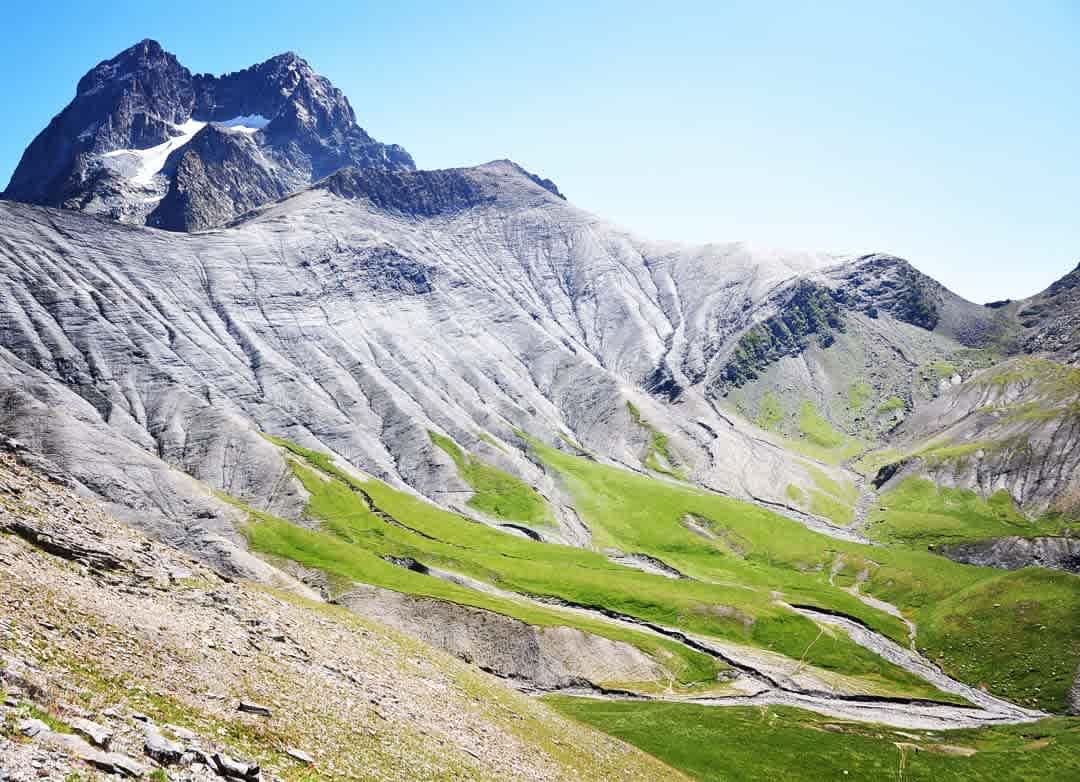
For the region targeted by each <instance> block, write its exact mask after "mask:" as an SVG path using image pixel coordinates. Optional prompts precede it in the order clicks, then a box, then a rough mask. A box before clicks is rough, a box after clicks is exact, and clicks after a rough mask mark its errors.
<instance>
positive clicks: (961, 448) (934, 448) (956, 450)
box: [913, 441, 1001, 465]
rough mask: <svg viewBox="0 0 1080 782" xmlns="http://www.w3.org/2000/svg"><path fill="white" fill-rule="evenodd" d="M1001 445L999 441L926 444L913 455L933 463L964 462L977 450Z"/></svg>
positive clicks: (976, 452)
mask: <svg viewBox="0 0 1080 782" xmlns="http://www.w3.org/2000/svg"><path fill="white" fill-rule="evenodd" d="M999 447H1001V444H1000V443H995V442H991V441H984V442H974V443H961V444H959V445H948V444H936V445H931V446H927V447H926V448H923V449H921V450H919V451H916V452H915V453H914V454H913V456H919V457H921V458H923V459H925V460H926V461H927V462H928V463H930V464H933V465H939V464H944V463H945V462H957V463H964V462H966V461H967V459H968V458H970V457H972V456H975V455H977V454H978V453H979V451H992V450H994V449H996V448H999Z"/></svg>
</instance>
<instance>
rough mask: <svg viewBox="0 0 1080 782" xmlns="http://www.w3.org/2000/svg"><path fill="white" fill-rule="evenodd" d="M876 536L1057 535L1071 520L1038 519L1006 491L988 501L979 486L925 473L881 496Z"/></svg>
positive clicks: (954, 539) (921, 542)
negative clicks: (948, 482)
mask: <svg viewBox="0 0 1080 782" xmlns="http://www.w3.org/2000/svg"><path fill="white" fill-rule="evenodd" d="M878 506H879V507H878V510H876V511H875V512H874V513H873V514H872V516H871V518H870V525H869V527H868V532H869V534H870V536H871V537H873V538H875V539H876V540H880V541H883V542H886V543H904V544H907V545H918V546H928V545H932V544H937V543H962V542H968V541H974V540H985V539H987V538H997V537H1003V536H1006V535H1021V536H1025V537H1030V536H1033V535H1053V534H1058V533H1060V532H1061V531H1062V530H1063V529H1065V528H1066V527H1067V526H1068V522H1065V521H1063V520H1061V519H1055V518H1053V517H1046V518H1045V519H1040V520H1036V521H1032V520H1030V519H1028V518H1027V517H1026V516H1024V514H1023V513H1021V512H1020V510H1019V509H1018V508H1017V507H1016V503H1015V502H1014V501H1013V499H1012V497H1011V496H1009V493H1008V492H1007V491H1005V490H1003V489H1002V490H999V491H997V492H995V493H994V495H993V496H991V497H990V499H988V500H986V499H983V498H982V497H980V496H979V495H977V494H976V493H975V492H973V491H968V490H965V489H949V488H943V487H938V486H937V485H935V484H934V483H933V482H932V481H929V480H926V479H925V478H916V477H911V478H905V479H904V480H903V481H902V482H901V483H900V484H899V485H898V486H896V487H895V488H893V489H891V490H889V491H887V492H885V493H884V494H882V495H881V496H880V497H879V500H878Z"/></svg>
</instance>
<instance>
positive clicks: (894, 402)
mask: <svg viewBox="0 0 1080 782" xmlns="http://www.w3.org/2000/svg"><path fill="white" fill-rule="evenodd" d="M905 407H907V405H905V404H904V400H903V399H901V398H900V397H898V396H890V397H889V398H888V399H886V400H885V401H884V402H882V403H881V404H880V405H878V409H877V412H878V415H889V414H890V413H895V412H896V411H898V410H903V409H905Z"/></svg>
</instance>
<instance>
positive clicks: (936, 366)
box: [930, 360, 956, 380]
mask: <svg viewBox="0 0 1080 782" xmlns="http://www.w3.org/2000/svg"><path fill="white" fill-rule="evenodd" d="M930 371H931V372H933V373H934V374H935V375H936V376H937V377H939V378H940V379H942V380H948V379H949V378H951V377H952V376H953V375H955V374H956V367H954V366H953V365H952V364H950V363H949V362H948V361H941V360H938V361H935V362H934V363H932V364H931V365H930Z"/></svg>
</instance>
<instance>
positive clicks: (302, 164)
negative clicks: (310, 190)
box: [3, 40, 414, 231]
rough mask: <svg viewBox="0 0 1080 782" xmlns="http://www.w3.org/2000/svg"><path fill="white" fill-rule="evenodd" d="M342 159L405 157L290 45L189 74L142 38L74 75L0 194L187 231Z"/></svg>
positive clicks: (405, 165)
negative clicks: (240, 64)
mask: <svg viewBox="0 0 1080 782" xmlns="http://www.w3.org/2000/svg"><path fill="white" fill-rule="evenodd" d="M344 166H356V167H362V168H364V167H378V168H389V169H412V168H413V167H414V166H413V162H412V158H411V157H409V154H408V153H407V152H406V151H405V150H403V149H402V148H401V147H399V146H396V145H385V144H380V143H378V142H377V141H375V140H374V139H372V138H371V136H369V135H368V134H367V133H366V132H365V131H364V130H363V129H362V128H361V127H360V126H359V125H357V123H356V115H355V113H354V112H353V109H352V107H351V106H350V105H349V102H348V100H347V99H346V98H345V96H344V95H343V94H342V93H341V91H340V90H338V89H337V88H335V87H334V86H333V85H332V84H331V83H330V82H329V81H328V80H326V79H325V78H323V77H322V76H319V75H318V74H316V73H315V72H314V71H313V70H312V69H311V67H310V66H309V65H308V64H307V63H306V62H305V61H304V60H303V59H301V58H300V57H298V56H296V55H295V54H292V53H288V54H283V55H279V56H277V57H273V58H271V59H270V60H267V61H266V62H264V63H261V64H259V65H256V66H253V67H251V68H248V69H246V70H243V71H239V72H237V73H230V74H227V75H225V76H220V77H218V76H212V75H209V74H200V75H192V74H191V73H190V72H189V71H188V70H187V69H186V68H184V67H183V66H182V65H181V64H180V63H179V62H178V61H177V59H176V57H175V56H173V55H172V54H169V53H168V52H166V51H164V50H163V49H162V48H161V46H160V45H159V44H158V43H157V42H156V41H150V40H146V41H141V42H140V43H138V44H136V45H135V46H133V47H131V48H130V49H127V50H125V51H124V52H121V53H120V54H119V55H117V56H116V57H114V58H113V59H111V60H107V61H105V62H102V63H100V64H99V65H97V66H95V67H94V68H93V69H92V70H91V71H90V72H89V73H87V74H86V76H84V77H83V78H82V80H80V82H79V85H78V88H77V90H76V95H75V98H74V99H73V100H72V102H71V103H70V104H68V106H67V107H66V108H65V109H64V110H63V111H62V112H61V113H60V114H59V115H57V116H56V118H54V119H53V121H52V122H51V123H50V124H49V126H48V127H47V128H46V129H45V130H43V131H42V132H41V133H40V134H39V135H38V137H37V138H36V139H34V141H33V142H32V143H31V144H30V146H29V148H28V149H27V150H26V153H25V154H24V155H23V157H22V160H21V161H20V163H19V166H18V167H17V169H16V170H15V173H14V175H13V176H12V178H11V182H10V183H9V185H8V187H7V189H6V190H5V191H4V194H3V195H4V197H5V198H9V199H13V200H18V201H25V202H28V203H34V204H42V205H47V206H61V207H64V208H68V209H78V210H82V211H86V212H91V213H94V214H102V215H105V216H108V217H111V218H114V219H119V220H122V221H124V222H132V223H147V224H150V225H154V226H157V227H160V228H166V229H170V230H176V231H192V230H202V229H205V228H208V227H211V226H214V225H220V224H221V223H223V222H226V221H227V220H229V219H232V218H233V217H235V216H236V215H238V214H241V213H243V212H245V211H247V210H249V209H251V208H253V207H255V206H258V205H260V204H264V203H266V202H267V201H271V200H274V199H276V198H279V197H280V196H282V195H283V194H285V193H287V192H292V191H294V190H297V189H299V188H301V187H303V186H305V185H307V184H309V183H311V182H313V181H315V180H317V179H321V178H322V177H324V176H326V175H327V174H330V173H332V172H333V171H336V170H338V169H339V168H342V167H344Z"/></svg>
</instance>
